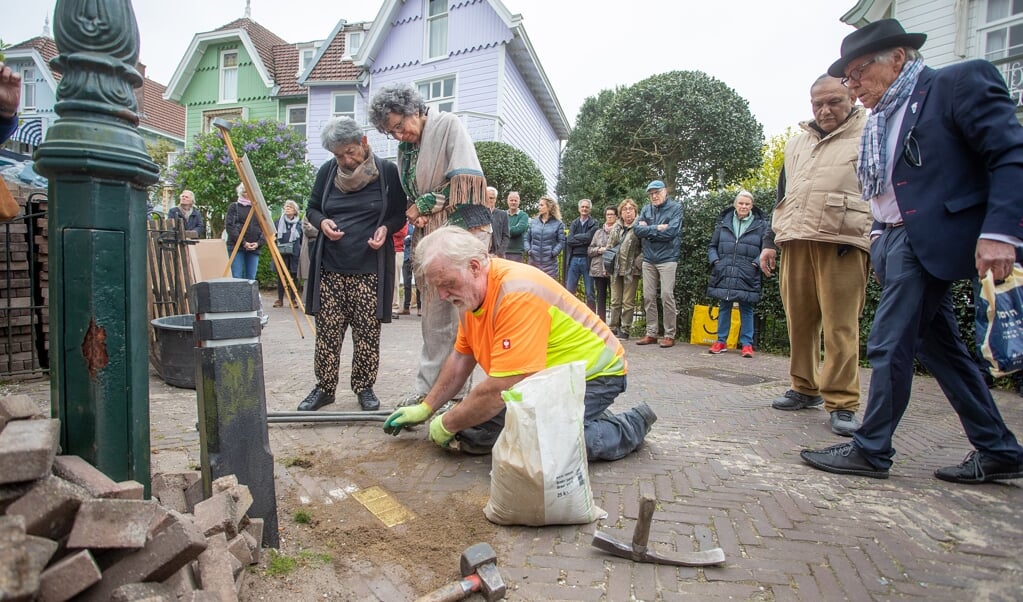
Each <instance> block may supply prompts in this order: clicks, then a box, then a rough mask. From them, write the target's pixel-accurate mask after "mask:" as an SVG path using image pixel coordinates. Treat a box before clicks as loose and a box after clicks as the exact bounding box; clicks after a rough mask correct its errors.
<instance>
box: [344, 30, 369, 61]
mask: <svg viewBox="0 0 1023 602" xmlns="http://www.w3.org/2000/svg"><path fill="white" fill-rule="evenodd" d="M364 33H365V32H362V31H349V32H348V33H346V34H345V56H344V57H343V58H346V59H350V58H352V57H353V56H355V55H356V54H359V49H360V48H362V39H363V35H364Z"/></svg>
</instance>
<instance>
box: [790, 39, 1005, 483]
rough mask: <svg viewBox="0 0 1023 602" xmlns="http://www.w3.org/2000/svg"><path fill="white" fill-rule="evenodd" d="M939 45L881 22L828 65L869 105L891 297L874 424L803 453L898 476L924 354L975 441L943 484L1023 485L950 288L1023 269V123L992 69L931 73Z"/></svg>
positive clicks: (872, 176) (809, 459) (878, 351)
mask: <svg viewBox="0 0 1023 602" xmlns="http://www.w3.org/2000/svg"><path fill="white" fill-rule="evenodd" d="M926 39H927V36H926V35H924V34H922V33H906V31H905V30H904V29H903V28H902V25H901V24H900V23H899V22H898V21H896V20H895V19H883V20H881V21H876V22H874V23H871V24H869V25H866V26H865V27H863V28H862V29H859V30H857V31H854V32H853V33H851V34H849V35H848V36H846V38H845V39H844V40H843V41H842V55H841V58H839V59H838V61H836V62H835V63H834V64H833V65H831V67H830V68H829V69H828V73H829V74H830V75H832V76H833V77H841V78H842V83H843V84H845V85H846V86H847V87H848V88H849V90H850V91H851V92H852V93H853V94H855V95H856V97H857V98H859V100H860V102H861V103H863V106H864V107H866V108H868V109H870V117H869V118H868V119H867V123H866V125H865V127H864V129H863V135H862V139H861V142H860V156H859V161H858V163H857V175H858V178H859V181H860V185H861V187H862V190H863V198H864V200H868V201H870V207H871V211H872V213H873V214H874V224H873V226H872V228H871V233H870V240H871V243H870V256H871V264H872V265H873V266H874V271H875V273H876V275H877V278H878V281H879V282H880V283H881V286H882V291H881V299H880V301H879V302H878V304H877V312H876V313H875V314H874V324H873V327H872V328H871V330H870V338H869V339H868V342H867V357H868V358H869V359H870V366H871V368H872V369H873V372H872V373H871V377H870V393H869V396H868V398H867V411H866V414H865V415H864V417H863V424H862V426H860V428H859V430H857V431H856V432H855V433H853V439H852V441H851V442H849V443H844V444H841V445H834V446H831V447H828V448H825V449H820V450H809V449H807V450H803V451H802V453H800V456H801V457H802V458H803V461H804V462H806V463H807V464H809V465H811V466H813V467H814V468H817V469H819V470H823V471H826V472H831V473H837V474H846V475H859V476H864V477H873V478H877V479H886V478H888V470H889V468H890V467H891V465H892V457H893V456H895V448H894V447H893V446H892V437H893V435H894V434H895V429H896V428H897V427H898V426H899V421H900V420H901V419H902V415H903V414H904V413H905V411H906V408H907V407H908V406H909V399H910V395H911V392H912V384H913V359H914V358H916V359H918V360H920V362H921V363H922V364H923V365H924V367H926V368H927V370H928V371H929V372H930V373H931V374H933V375H934V378H935V379H937V381H938V384H939V385H941V390H942V391H943V392H944V393H945V396H946V397H948V400H949V403H951V404H952V409H954V410H955V412H956V414H958V415H959V420H960V422H961V423H962V425H963V430H965V431H966V437H967V438H968V439H969V441H970V444H971V445H972V446H973V447H974V449H973V450H971V451H970V452H969V453H968V454H967V455H966V458H965V459H964V460H963V461H962V462H961V463H959V464H958V465H955V466H947V467H944V468H939V469H938V470H936V471H935V473H934V476H935V477H937V478H939V479H942V480H945V481H952V482H955V483H986V482H988V481H997V480H1004V479H1018V478H1023V447H1021V446H1020V444H1019V442H1018V441H1017V440H1016V436H1015V435H1013V433H1012V431H1010V430H1009V428H1008V427H1007V426H1006V425H1005V421H1004V420H1003V419H1002V416H1001V414H1000V413H999V412H998V407H997V406H996V405H995V402H994V400H993V399H992V397H991V392H990V391H988V389H987V387H986V386H985V384H984V380H983V378H982V377H981V374H980V370H979V369H978V367H977V364H976V362H974V361H973V359H972V358H971V357H970V354H969V351H967V349H966V346H965V345H964V344H963V340H962V338H961V336H960V334H959V327H958V325H957V324H956V319H955V316H954V315H953V313H952V293H951V288H952V283H953V282H954V281H956V280H960V279H966V278H971V277H975V276H977V275H981V276H983V275H984V274H986V273H987V272H988V271H989V270H990V271H991V272H992V274H993V276H994V277H995V279H1001V278H1005V277H1007V276H1008V275H1009V273H1010V272H1011V270H1012V267H1013V262H1014V261H1015V259H1016V253H1015V247H1016V246H1018V245H1020V244H1021V243H1023V197H1021V196H1020V193H1019V191H1020V189H1021V188H1023V127H1020V124H1019V122H1018V121H1017V120H1016V103H1015V101H1014V100H1013V99H1012V98H1011V97H1010V96H1009V92H1008V90H1006V87H1005V80H1004V79H1003V78H1002V76H1001V74H1000V73H999V72H998V70H997V69H996V68H995V67H994V66H993V65H992V64H991V63H989V62H987V61H982V60H977V61H966V62H963V63H957V64H955V65H950V66H948V67H944V68H942V69H939V70H934V69H930V68H928V67H925V66H924V62H923V57H922V56H921V55H920V52H919V49H920V47H921V46H923V43H924V40H926Z"/></svg>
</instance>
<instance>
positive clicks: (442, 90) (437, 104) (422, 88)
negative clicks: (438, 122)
mask: <svg viewBox="0 0 1023 602" xmlns="http://www.w3.org/2000/svg"><path fill="white" fill-rule="evenodd" d="M419 94H420V95H421V96H422V97H423V100H425V101H426V105H427V106H428V107H430V108H435V109H437V110H438V111H444V112H445V113H450V112H452V111H454V110H455V76H454V75H451V76H448V77H445V78H442V79H433V80H430V81H425V82H420V83H419Z"/></svg>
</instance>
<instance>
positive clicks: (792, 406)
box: [771, 389, 824, 410]
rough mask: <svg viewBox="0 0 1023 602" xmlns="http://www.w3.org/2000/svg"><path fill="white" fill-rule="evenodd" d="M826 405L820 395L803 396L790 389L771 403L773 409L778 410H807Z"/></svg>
mask: <svg viewBox="0 0 1023 602" xmlns="http://www.w3.org/2000/svg"><path fill="white" fill-rule="evenodd" d="M822 403H824V398H823V397H821V396H820V395H813V396H810V395H803V394H802V393H800V392H799V391H793V390H792V389H789V390H788V391H785V394H784V395H782V396H781V397H779V398H777V399H775V400H774V401H772V402H771V407H772V408H774V409H776V410H805V409H806V408H813V407H817V406H819V405H821V404H822Z"/></svg>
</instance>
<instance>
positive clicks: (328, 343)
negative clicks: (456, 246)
mask: <svg viewBox="0 0 1023 602" xmlns="http://www.w3.org/2000/svg"><path fill="white" fill-rule="evenodd" d="M320 137H321V139H322V142H323V147H324V148H325V149H327V150H328V151H330V152H331V153H332V154H333V155H334V157H333V158H331V159H330V160H328V161H327V162H326V163H324V164H323V166H321V167H320V170H319V172H318V173H317V174H316V181H315V182H314V183H313V191H312V194H311V195H310V197H309V206H308V210H307V211H306V218H307V219H308V220H309V223H310V224H312V225H313V226H315V227H316V228H317V229H318V230H319V231H320V236H318V237H317V238H316V245H315V247H314V248H313V253H312V257H311V258H310V259H311V262H310V266H309V282H308V284H307V286H306V290H305V307H306V312H308V313H310V314H313V315H315V316H316V353H315V357H314V361H313V369H314V372H315V374H316V387H314V388H313V390H312V392H311V393H309V395H308V396H307V397H306V398H305V399H304V400H303V401H302V403H300V404H299V406H298V409H299V410H301V411H312V410H318V409H320V408H321V407H323V406H325V405H327V404H329V403H334V394H335V390H336V389H337V384H338V368H339V367H340V362H341V356H340V354H341V344H342V343H343V342H344V336H345V331H346V330H347V329H348V328H349V327H351V329H352V348H353V353H352V375H351V387H352V392H354V393H355V394H356V396H357V397H358V398H359V406H361V407H362V409H363V410H366V411H371V410H376V409H378V408H379V407H380V400H378V399H377V396H376V395H375V394H374V393H373V385H374V384H376V379H377V368H378V367H379V365H380V324H381V322H390V321H391V302H392V297H393V296H394V278H395V273H394V243H393V241H392V238H393V234H394V233H395V232H397V231H398V230H401V229H402V228H403V227H404V226H405V204H406V196H405V191H404V190H403V189H402V187H401V180H400V179H399V178H398V168H397V166H396V165H395V164H394V163H391V162H390V161H386V160H384V159H381V158H379V157H377V156H376V155H374V154H373V151H372V149H371V148H370V146H369V143H367V142H366V137H365V136H364V135H363V132H362V128H361V127H359V125H358V124H357V123H355V121H354V120H352V119H350V118H348V117H343V118H337V119H331V120H330V121H328V122H327V124H326V125H325V126H324V128H323V132H322V133H321V135H320Z"/></svg>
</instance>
